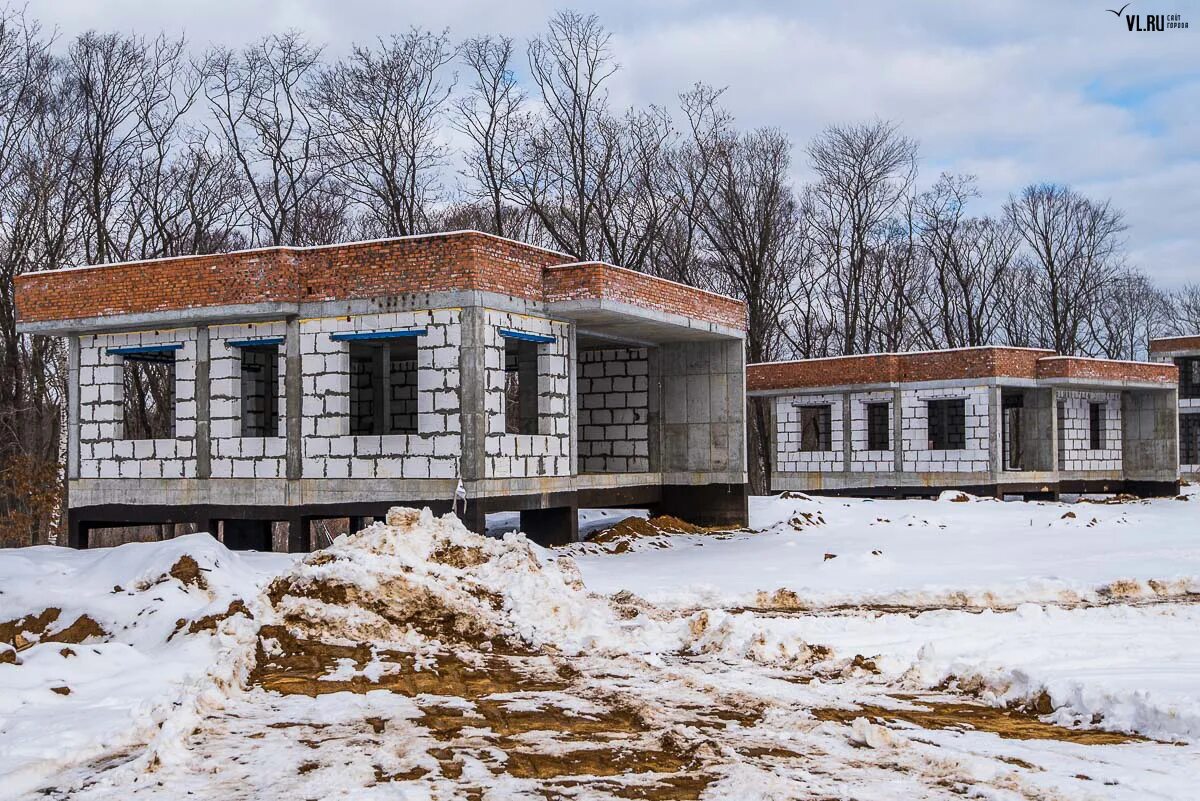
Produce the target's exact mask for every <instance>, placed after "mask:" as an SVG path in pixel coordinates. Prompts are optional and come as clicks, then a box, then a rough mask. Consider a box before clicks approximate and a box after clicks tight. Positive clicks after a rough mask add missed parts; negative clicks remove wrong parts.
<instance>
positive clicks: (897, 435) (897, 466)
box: [892, 387, 904, 473]
mask: <svg viewBox="0 0 1200 801" xmlns="http://www.w3.org/2000/svg"><path fill="white" fill-rule="evenodd" d="M892 429H893V430H892V463H893V467H892V469H893V470H895V471H896V472H897V473H902V472H904V403H903V395H902V393H901V392H900V387H896V388H895V389H893V390H892Z"/></svg>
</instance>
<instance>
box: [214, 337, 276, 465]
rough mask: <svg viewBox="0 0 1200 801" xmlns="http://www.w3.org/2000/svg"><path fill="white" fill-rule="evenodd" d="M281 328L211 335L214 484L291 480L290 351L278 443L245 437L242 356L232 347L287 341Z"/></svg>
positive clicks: (272, 440)
mask: <svg viewBox="0 0 1200 801" xmlns="http://www.w3.org/2000/svg"><path fill="white" fill-rule="evenodd" d="M286 330H287V329H286V325H285V324H284V323H283V322H282V321H280V322H267V323H248V324H245V325H219V326H213V327H212V328H210V329H209V346H208V348H209V350H208V352H209V360H210V361H209V380H210V382H211V387H212V389H211V390H210V396H209V415H210V423H209V435H210V439H211V442H212V445H211V448H212V457H211V460H210V474H211V476H212V477H213V478H284V477H286V475H287V466H286V463H287V460H286V458H285V457H286V454H287V437H286V436H285V435H284V432H286V431H287V415H286V411H287V401H286V399H285V376H286V373H287V359H286V358H285V354H286V345H284V344H280V345H279V396H278V397H279V430H278V436H274V437H243V436H242V435H241V432H242V408H241V404H242V352H241V349H240V348H234V347H230V346H229V343H230V342H236V341H239V340H247V339H259V338H262V337H281V336H284V335H285V333H286Z"/></svg>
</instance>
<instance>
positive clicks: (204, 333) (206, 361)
mask: <svg viewBox="0 0 1200 801" xmlns="http://www.w3.org/2000/svg"><path fill="white" fill-rule="evenodd" d="M210 345H211V341H210V339H209V329H208V326H206V325H202V326H199V327H198V328H197V329H196V478H209V477H211V476H212V438H211V435H210V434H211V432H210V425H209V423H210V421H211V419H212V380H211V367H212V353H211V348H210Z"/></svg>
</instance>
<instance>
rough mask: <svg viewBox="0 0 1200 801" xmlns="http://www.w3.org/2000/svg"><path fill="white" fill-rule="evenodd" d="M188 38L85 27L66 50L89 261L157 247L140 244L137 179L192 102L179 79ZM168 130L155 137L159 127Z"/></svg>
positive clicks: (151, 176) (148, 174)
mask: <svg viewBox="0 0 1200 801" xmlns="http://www.w3.org/2000/svg"><path fill="white" fill-rule="evenodd" d="M183 47H184V42H183V40H182V39H177V40H171V39H167V38H166V37H164V36H161V35H160V36H158V37H157V38H155V39H151V40H149V41H147V40H145V39H142V38H139V37H124V36H121V35H119V34H97V33H95V32H90V31H89V32H88V33H84V34H82V35H81V36H79V37H78V38H77V39H76V40H75V41H74V42H73V43H72V45H71V48H70V50H69V52H68V62H69V65H70V71H69V75H70V80H71V82H72V83H73V85H74V87H75V90H76V92H77V97H78V100H79V103H80V108H81V114H80V129H79V142H80V148H81V151H82V160H81V162H80V169H79V171H78V178H79V180H80V181H82V185H83V192H82V196H83V200H84V211H85V213H86V215H87V222H88V225H87V229H86V230H85V236H84V239H83V245H84V258H85V259H86V260H87V261H88V263H102V262H107V261H114V260H125V259H130V258H135V257H139V256H147V255H158V254H157V253H155V252H153V250H151V252H149V253H147V252H146V251H145V250H144V249H141V248H140V245H141V243H142V240H141V238H140V237H139V231H138V227H139V225H140V223H141V216H142V212H143V209H142V208H141V207H140V204H139V196H138V194H137V191H136V189H135V186H136V185H137V184H138V183H139V182H140V181H146V180H154V174H153V173H154V171H148V172H144V173H142V172H141V170H140V168H141V167H142V166H143V165H144V158H145V154H146V153H147V151H153V149H154V148H155V147H156V146H159V147H161V146H163V145H164V144H165V142H166V141H167V138H168V137H169V132H170V131H171V129H172V128H173V127H174V126H175V125H176V124H177V122H178V120H179V119H180V118H181V117H182V116H183V115H184V114H186V113H187V110H188V108H189V107H190V105H191V102H192V101H191V93H192V91H193V89H192V87H184V90H183V94H182V96H180V93H179V90H180V86H179V84H180V79H181V73H182V70H183V67H184V66H185V65H184V62H183V58H182V54H183ZM156 129H157V132H158V133H163V132H166V133H167V136H158V137H155V132H156Z"/></svg>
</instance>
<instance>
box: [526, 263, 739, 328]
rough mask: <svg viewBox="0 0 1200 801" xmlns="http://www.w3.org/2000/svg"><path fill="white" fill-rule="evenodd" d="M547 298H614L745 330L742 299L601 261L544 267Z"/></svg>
mask: <svg viewBox="0 0 1200 801" xmlns="http://www.w3.org/2000/svg"><path fill="white" fill-rule="evenodd" d="M545 298H546V302H548V303H552V302H555V301H566V300H591V299H600V300H605V299H607V300H614V301H618V302H623V303H629V304H631V305H634V306H643V307H647V308H651V309H657V310H658V311H662V312H667V313H672V314H681V315H683V316H685V317H692V318H694V319H698V320H705V321H707V322H711V323H716V324H718V325H724V326H728V327H730V328H736V329H739V330H744V329H745V327H746V307H745V304H743V303H742V302H741V301H738V300H734V299H733V298H729V297H726V296H724V295H717V294H715V293H712V292H705V291H704V290H700V289H696V288H695V287H690V286H687V285H686V284H679V283H676V282H674V281H667V280H665V279H662V278H656V277H654V276H650V275H645V274H644V273H639V272H635V271H633V270H627V269H624V268H621V267H615V266H613V265H611V264H604V263H601V262H586V263H581V264H568V265H561V266H557V267H552V268H550V269H547V270H546V271H545Z"/></svg>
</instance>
